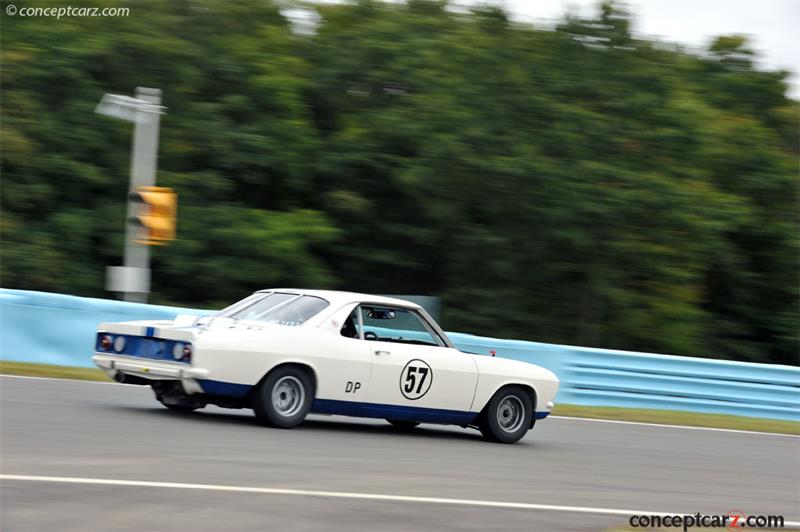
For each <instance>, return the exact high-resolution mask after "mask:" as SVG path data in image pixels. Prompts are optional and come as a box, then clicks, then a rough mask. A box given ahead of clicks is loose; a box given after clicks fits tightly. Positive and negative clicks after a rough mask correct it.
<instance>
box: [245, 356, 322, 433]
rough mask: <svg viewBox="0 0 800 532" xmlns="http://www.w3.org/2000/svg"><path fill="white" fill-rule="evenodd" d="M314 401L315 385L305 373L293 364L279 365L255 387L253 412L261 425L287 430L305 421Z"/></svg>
mask: <svg viewBox="0 0 800 532" xmlns="http://www.w3.org/2000/svg"><path fill="white" fill-rule="evenodd" d="M273 398H274V400H273ZM313 400H314V388H313V386H312V384H311V379H310V378H309V377H308V375H307V374H306V372H305V371H303V370H302V369H300V368H298V367H296V366H281V367H278V368H276V369H274V370H272V372H271V373H270V374H269V375H267V377H266V378H265V379H264V380H263V381H262V382H261V384H260V385H259V386H258V388H257V389H256V391H255V394H254V395H253V411H254V412H255V414H256V418H258V420H259V421H260V422H261V423H263V424H264V425H266V426H268V427H276V428H281V429H289V428H292V427H296V426H297V425H299V424H300V423H302V422H303V420H305V418H306V415H307V414H308V411H309V410H311V402H312V401H313Z"/></svg>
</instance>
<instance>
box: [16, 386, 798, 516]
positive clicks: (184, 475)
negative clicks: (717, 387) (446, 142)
mask: <svg viewBox="0 0 800 532" xmlns="http://www.w3.org/2000/svg"><path fill="white" fill-rule="evenodd" d="M0 387H1V390H0V394H1V398H2V411H0V414H1V415H2V419H1V420H0V458H2V463H1V464H0V473H2V474H3V475H6V478H3V479H2V481H1V482H2V486H0V512H1V513H0V529H2V530H3V531H7V532H21V531H49V530H53V531H76V532H77V531H80V532H86V531H92V530H99V531H117V530H125V531H128V530H130V531H134V530H135V531H137V532H138V531H141V530H158V531H167V530H181V531H182V530H187V531H189V530H191V531H205V530H208V531H231V532H233V531H239V530H342V531H352V530H370V531H390V530H391V531H394V530H398V531H406V530H482V531H488V530H604V529H609V528H614V527H617V526H624V525H626V524H627V522H628V517H627V516H626V515H616V514H608V513H602V512H595V511H588V512H587V511H579V510H576V509H570V508H561V509H559V508H504V507H491V506H484V505H481V504H471V503H470V504H463V505H458V504H449V503H446V502H441V501H439V502H437V501H418V500H412V501H408V500H371V499H366V498H354V497H348V496H339V495H337V496H334V497H327V496H316V495H314V494H306V493H303V492H304V491H325V492H335V493H340V492H348V493H349V492H357V493H360V494H385V495H392V496H413V497H427V498H448V499H469V500H475V501H501V502H518V503H533V504H536V505H552V506H568V507H581V508H583V507H590V508H594V509H609V510H614V509H622V510H640V511H651V512H667V513H673V512H674V513H687V514H695V513H697V512H700V513H706V514H726V513H728V512H729V511H731V510H733V509H735V510H739V511H741V512H744V513H746V514H753V515H755V514H779V515H783V516H785V518H786V520H787V521H800V511H799V509H800V500H799V497H800V495H799V494H800V438H798V437H792V436H781V435H768V434H751V433H743V432H726V431H713V430H692V429H684V428H670V427H659V426H653V425H641V424H628V423H605V422H595V421H588V420H574V419H565V418H561V419H559V418H552V419H547V420H545V421H542V422H540V423H537V425H536V427H535V429H534V430H533V431H531V432H529V433H528V435H527V436H526V437H525V438H524V439H523V440H522V441H521V442H520V443H518V444H516V445H498V444H490V443H486V442H484V441H483V440H482V439H481V437H480V434H479V433H478V432H477V431H472V430H464V429H460V428H457V427H439V426H434V425H423V426H422V427H421V428H419V429H417V430H414V431H412V432H410V433H402V432H398V431H397V430H395V429H394V428H393V427H391V426H390V425H388V424H387V423H385V422H383V421H380V420H361V419H350V418H340V417H323V416H312V417H311V418H309V420H308V421H307V422H306V423H305V424H304V425H302V426H301V427H298V428H295V429H292V430H276V429H268V428H265V427H261V426H259V425H258V424H257V423H256V421H255V419H254V417H253V416H252V413H251V412H250V411H247V410H224V409H219V408H215V407H208V408H206V409H204V410H202V411H199V412H196V413H193V414H189V415H180V414H175V413H172V412H170V411H168V410H166V409H164V408H163V407H162V406H161V405H159V404H158V403H157V402H156V401H155V400H154V399H153V396H152V392H151V391H150V390H149V389H148V388H145V387H140V386H123V385H117V384H100V383H91V382H79V381H66V380H44V379H26V378H13V377H0ZM8 475H18V476H25V477H36V476H41V477H69V479H73V480H70V482H69V483H59V482H50V481H38V480H35V479H20V478H16V479H9V478H8ZM75 478H77V479H83V478H92V479H115V480H123V481H148V482H167V483H181V484H211V485H219V486H236V487H259V488H283V489H296V490H302V491H301V492H300V493H297V494H283V493H279V494H275V493H242V492H237V491H221V490H218V489H208V490H207V489H179V488H177V487H168V486H136V485H125V484H120V485H103V484H91V483H85V482H82V481H74V479H75Z"/></svg>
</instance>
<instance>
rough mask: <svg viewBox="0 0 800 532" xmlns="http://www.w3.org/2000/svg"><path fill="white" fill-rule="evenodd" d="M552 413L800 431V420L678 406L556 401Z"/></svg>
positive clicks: (783, 431) (747, 428) (734, 427)
mask: <svg viewBox="0 0 800 532" xmlns="http://www.w3.org/2000/svg"><path fill="white" fill-rule="evenodd" d="M553 415H556V416H569V417H583V418H590V419H611V420H618V421H638V422H641V423H660V424H664V425H686V426H689V427H706V428H715V429H735V430H752V431H755V432H771V433H777V434H795V435H800V423H799V422H796V421H782V420H779V419H763V418H756V417H744V416H729V415H726V414H700V413H695V412H680V411H678V410H647V409H639V408H613V407H609V406H578V405H556V407H555V408H554V409H553Z"/></svg>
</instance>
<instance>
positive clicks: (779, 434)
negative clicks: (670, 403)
mask: <svg viewBox="0 0 800 532" xmlns="http://www.w3.org/2000/svg"><path fill="white" fill-rule="evenodd" d="M548 419H568V420H571V421H594V422H596V423H620V424H623V425H642V426H645V427H663V428H667V429H687V430H708V431H712V432H733V433H738V434H756V435H758V436H783V437H785V438H800V435H797V434H781V433H778V432H758V431H756V430H739V429H720V428H714V427H693V426H691V425H666V424H664V423H646V422H644V421H621V420H618V419H595V418H590V417H571V416H549V417H548Z"/></svg>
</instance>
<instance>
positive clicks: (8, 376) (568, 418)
mask: <svg viewBox="0 0 800 532" xmlns="http://www.w3.org/2000/svg"><path fill="white" fill-rule="evenodd" d="M0 378H5V379H33V380H40V381H59V382H64V381H67V382H75V383H81V384H87V383H88V384H105V385H109V384H110V385H112V386H135V385H133V384H124V383H119V382H103V381H87V380H82V379H61V378H54V377H29V376H26V375H4V374H1V373H0ZM548 419H567V420H573V421H594V422H596V423H619V424H622V425H642V426H645V427H662V428H666V429H688V430H706V431H711V432H732V433H738V434H754V435H756V436H782V437H784V438H800V435H797V434H780V433H777V432H758V431H755V430H738V429H720V428H712V427H692V426H689V425H666V424H663V423H646V422H643V421H621V420H617V419H594V418H588V417H572V416H549V418H548Z"/></svg>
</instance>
